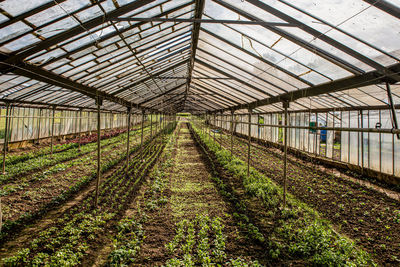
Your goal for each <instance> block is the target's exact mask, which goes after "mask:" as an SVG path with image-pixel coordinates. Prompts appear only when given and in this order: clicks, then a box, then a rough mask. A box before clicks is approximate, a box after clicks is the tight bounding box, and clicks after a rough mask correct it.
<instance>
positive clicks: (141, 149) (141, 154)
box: [140, 110, 144, 160]
mask: <svg viewBox="0 0 400 267" xmlns="http://www.w3.org/2000/svg"><path fill="white" fill-rule="evenodd" d="M143 123H144V110H142V135H141V137H140V159H141V160H143Z"/></svg>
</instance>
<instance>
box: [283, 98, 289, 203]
mask: <svg viewBox="0 0 400 267" xmlns="http://www.w3.org/2000/svg"><path fill="white" fill-rule="evenodd" d="M283 107H284V109H285V126H287V109H288V107H289V102H283ZM283 131H284V148H283V153H284V154H283V209H285V208H286V187H287V185H286V179H287V127H285V128H284V130H283Z"/></svg>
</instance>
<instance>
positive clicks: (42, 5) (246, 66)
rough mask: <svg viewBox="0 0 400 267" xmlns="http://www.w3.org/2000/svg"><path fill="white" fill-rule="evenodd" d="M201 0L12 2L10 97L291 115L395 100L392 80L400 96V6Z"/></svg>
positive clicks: (7, 55) (6, 70)
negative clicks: (286, 108) (285, 106)
mask: <svg viewBox="0 0 400 267" xmlns="http://www.w3.org/2000/svg"><path fill="white" fill-rule="evenodd" d="M382 1H383V0H382ZM199 3H201V1H191V0H182V1H172V0H156V1H147V0H135V1H134V0H100V1H91V0H57V1H49V0H32V1H28V2H26V3H25V2H24V4H21V3H19V2H18V1H15V0H5V1H2V2H1V3H0V11H1V12H0V53H1V61H0V68H1V70H0V71H1V73H2V74H1V75H0V101H1V100H4V101H15V102H17V101H19V102H20V103H22V104H24V105H27V104H29V103H30V104H32V105H34V104H36V105H37V104H43V103H48V104H52V105H60V106H65V107H67V106H68V107H95V102H94V98H95V97H96V96H101V97H102V98H104V100H105V101H107V107H109V108H112V109H114V110H124V106H134V107H137V108H139V109H165V110H167V109H168V110H171V109H174V108H176V110H182V109H185V108H186V109H187V108H189V107H190V108H193V109H196V110H207V111H225V110H228V109H235V110H243V107H245V106H246V105H249V104H252V105H253V106H255V107H256V109H255V110H256V112H262V111H281V110H282V104H281V102H282V101H283V100H286V99H287V100H289V101H291V102H292V105H291V109H292V110H307V109H323V108H335V107H346V108H353V107H359V106H379V105H387V104H388V100H387V91H386V85H385V82H389V83H390V84H392V91H393V99H394V101H395V102H396V103H398V101H399V100H400V99H399V92H398V85H397V83H398V81H400V62H399V59H400V35H399V34H398V33H397V32H396V30H395V29H398V28H400V20H399V18H398V16H397V15H396V14H397V13H396V10H390V8H389V9H385V10H381V9H380V8H381V5H376V4H373V5H371V4H370V3H369V2H368V1H363V0H355V1H344V0H338V1H334V2H332V1H319V2H318V1H317V2H315V1H310V0H299V1H287V0H262V1H256V0H248V1H239V0H222V1H217V0H205V1H204V8H203V7H202V6H198V5H199ZM390 3H391V4H392V5H394V6H397V7H400V4H399V3H397V2H396V1H390ZM309 95H311V96H312V97H307V96H309ZM112 103H115V104H112ZM160 103H161V104H160ZM260 103H270V104H269V105H267V106H261V107H258V106H260V105H261V104H260ZM104 107H106V106H104Z"/></svg>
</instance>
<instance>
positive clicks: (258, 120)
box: [257, 114, 260, 141]
mask: <svg viewBox="0 0 400 267" xmlns="http://www.w3.org/2000/svg"><path fill="white" fill-rule="evenodd" d="M257 139H258V141H260V114H257Z"/></svg>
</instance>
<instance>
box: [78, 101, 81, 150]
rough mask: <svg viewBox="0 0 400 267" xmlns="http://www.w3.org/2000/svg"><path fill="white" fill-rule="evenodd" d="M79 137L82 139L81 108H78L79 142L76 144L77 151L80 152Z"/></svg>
mask: <svg viewBox="0 0 400 267" xmlns="http://www.w3.org/2000/svg"><path fill="white" fill-rule="evenodd" d="M81 139H82V109H79V144H78V151H79V152H81Z"/></svg>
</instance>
